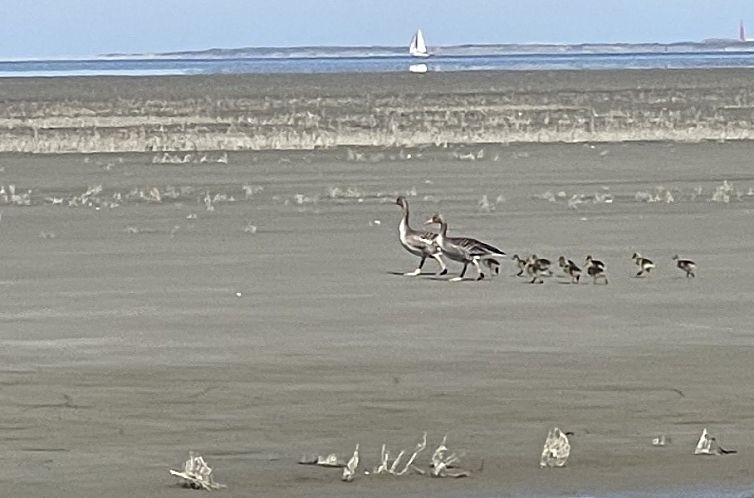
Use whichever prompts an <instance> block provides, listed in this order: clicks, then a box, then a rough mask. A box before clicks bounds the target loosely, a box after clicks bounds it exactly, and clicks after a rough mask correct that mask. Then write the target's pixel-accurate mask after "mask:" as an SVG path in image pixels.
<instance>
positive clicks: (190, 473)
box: [170, 451, 226, 491]
mask: <svg viewBox="0 0 754 498" xmlns="http://www.w3.org/2000/svg"><path fill="white" fill-rule="evenodd" d="M170 474H171V475H174V476H176V477H179V478H181V480H182V484H183V486H184V487H186V488H192V489H205V490H207V491H211V490H213V489H220V488H224V487H226V486H225V485H224V484H220V483H218V482H215V480H214V478H213V477H212V468H211V467H210V466H209V465H207V462H205V461H204V458H203V457H202V456H201V455H194V452H193V451H190V452H189V459H188V460H186V462H185V463H184V464H183V471H178V470H171V471H170Z"/></svg>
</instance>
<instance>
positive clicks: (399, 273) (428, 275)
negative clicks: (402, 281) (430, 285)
mask: <svg viewBox="0 0 754 498" xmlns="http://www.w3.org/2000/svg"><path fill="white" fill-rule="evenodd" d="M385 273H387V274H388V275H395V276H398V277H439V275H437V273H433V272H428V271H425V272H421V273H418V274H416V275H406V274H405V273H404V272H400V271H386V272H385Z"/></svg>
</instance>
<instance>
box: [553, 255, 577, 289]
mask: <svg viewBox="0 0 754 498" xmlns="http://www.w3.org/2000/svg"><path fill="white" fill-rule="evenodd" d="M558 264H559V265H560V269H561V270H562V271H563V273H565V274H566V275H568V276H569V277H571V283H574V284H578V283H579V279H580V278H581V268H579V267H578V265H577V264H576V263H574V262H573V261H571V260H570V259H566V257H565V256H561V257H560V258H558Z"/></svg>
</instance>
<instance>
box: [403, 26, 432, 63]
mask: <svg viewBox="0 0 754 498" xmlns="http://www.w3.org/2000/svg"><path fill="white" fill-rule="evenodd" d="M408 53H409V54H411V55H413V56H414V57H429V53H428V52H427V43H426V42H425V41H424V34H423V33H422V30H421V29H419V30H417V31H416V34H415V35H414V37H413V38H411V44H410V45H409V47H408Z"/></svg>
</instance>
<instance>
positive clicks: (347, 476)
mask: <svg viewBox="0 0 754 498" xmlns="http://www.w3.org/2000/svg"><path fill="white" fill-rule="evenodd" d="M358 467H359V443H356V448H355V449H354V450H353V455H352V456H351V459H350V460H348V463H347V464H346V466H345V467H343V476H342V477H341V478H340V480H341V481H345V482H351V481H353V479H354V478H355V477H356V469H358Z"/></svg>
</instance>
